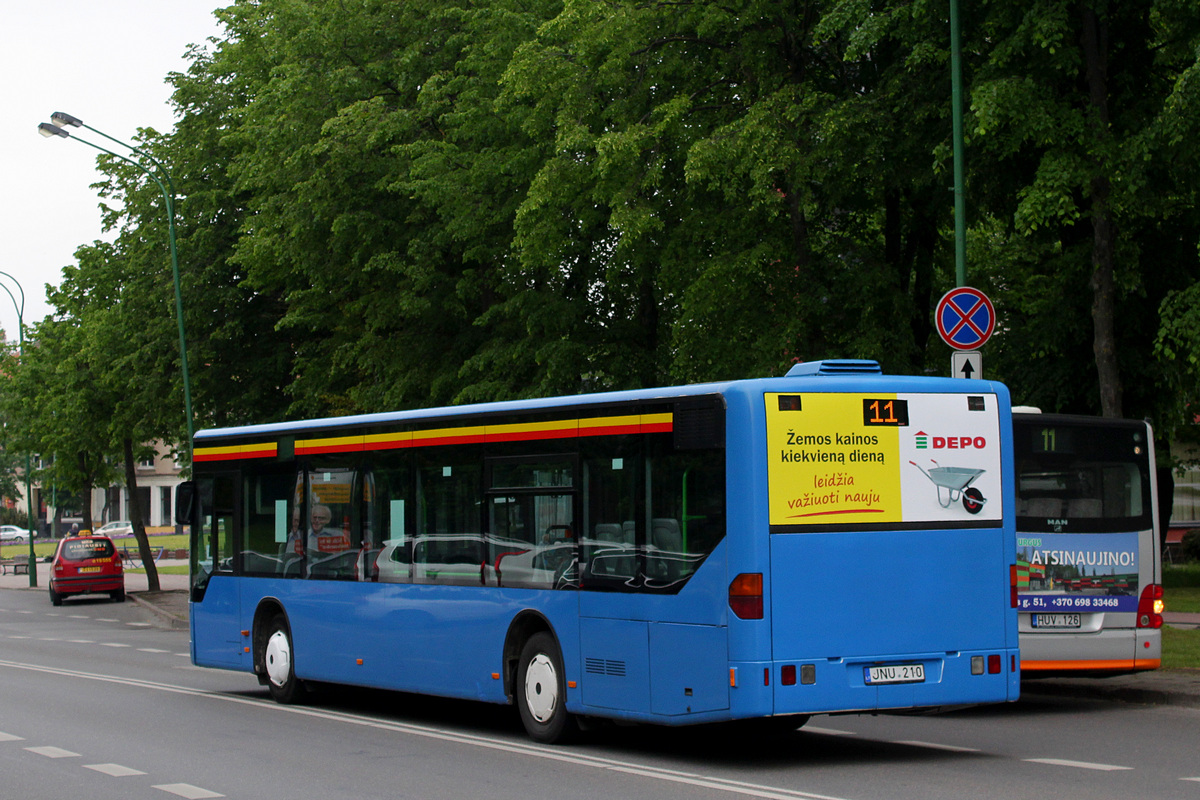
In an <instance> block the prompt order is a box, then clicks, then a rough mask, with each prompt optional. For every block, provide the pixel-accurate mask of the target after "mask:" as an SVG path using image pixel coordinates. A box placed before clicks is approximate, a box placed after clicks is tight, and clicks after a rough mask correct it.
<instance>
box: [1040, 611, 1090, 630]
mask: <svg viewBox="0 0 1200 800" xmlns="http://www.w3.org/2000/svg"><path fill="white" fill-rule="evenodd" d="M1032 624H1033V627H1035V628H1078V627H1079V615H1078V614H1034V615H1033V620H1032Z"/></svg>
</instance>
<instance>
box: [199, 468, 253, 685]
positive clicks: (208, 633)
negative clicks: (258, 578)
mask: <svg viewBox="0 0 1200 800" xmlns="http://www.w3.org/2000/svg"><path fill="white" fill-rule="evenodd" d="M196 484H197V491H198V499H199V509H198V512H197V519H196V522H195V524H193V526H192V532H191V561H192V564H191V576H192V588H191V600H192V602H191V604H190V605H191V628H192V661H193V662H195V663H196V664H202V665H205V666H223V667H231V666H232V667H236V666H242V661H243V658H248V657H249V656H244V654H243V646H244V643H243V641H242V638H243V637H242V635H241V607H240V606H241V604H240V602H239V599H238V598H239V591H238V584H237V581H235V580H234V578H233V554H234V552H235V550H234V531H235V527H234V526H235V525H236V520H237V519H238V518H239V516H238V505H239V503H238V496H237V495H238V491H237V490H238V474H237V473H236V472H228V473H221V474H218V475H212V476H205V477H202V478H199V479H197V481H196Z"/></svg>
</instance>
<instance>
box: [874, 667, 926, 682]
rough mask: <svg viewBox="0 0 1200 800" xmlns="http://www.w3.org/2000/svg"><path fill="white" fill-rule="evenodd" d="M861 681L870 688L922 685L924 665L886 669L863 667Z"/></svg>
mask: <svg viewBox="0 0 1200 800" xmlns="http://www.w3.org/2000/svg"><path fill="white" fill-rule="evenodd" d="M863 680H864V681H865V682H867V683H869V684H871V685H872V686H874V685H876V684H881V683H924V682H925V665H924V664H892V665H890V666H886V667H863Z"/></svg>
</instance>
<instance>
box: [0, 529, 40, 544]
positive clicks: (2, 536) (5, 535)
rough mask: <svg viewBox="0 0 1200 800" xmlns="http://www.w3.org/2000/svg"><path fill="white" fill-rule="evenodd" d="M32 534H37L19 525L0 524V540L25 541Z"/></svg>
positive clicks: (32, 535)
mask: <svg viewBox="0 0 1200 800" xmlns="http://www.w3.org/2000/svg"><path fill="white" fill-rule="evenodd" d="M34 536H37V534H36V533H34V532H33V531H27V530H25V529H24V528H22V527H21V526H20V525H0V542H27V541H29V539H30V538H31V537H34Z"/></svg>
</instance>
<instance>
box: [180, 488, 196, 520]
mask: <svg viewBox="0 0 1200 800" xmlns="http://www.w3.org/2000/svg"><path fill="white" fill-rule="evenodd" d="M195 516H196V482H195V481H184V482H183V483H181V484H179V485H178V486H176V487H175V524H176V525H191V524H192V520H193V519H194V518H195Z"/></svg>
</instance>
